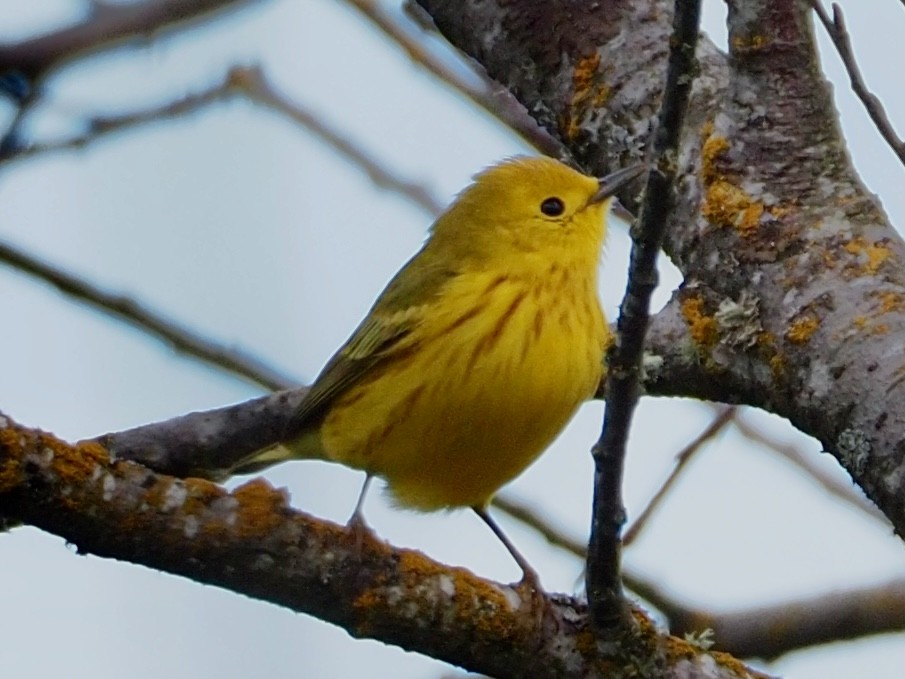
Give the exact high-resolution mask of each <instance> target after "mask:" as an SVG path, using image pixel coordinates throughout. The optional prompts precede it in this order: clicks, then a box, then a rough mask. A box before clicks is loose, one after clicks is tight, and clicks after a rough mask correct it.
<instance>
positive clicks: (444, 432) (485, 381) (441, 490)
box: [321, 264, 608, 510]
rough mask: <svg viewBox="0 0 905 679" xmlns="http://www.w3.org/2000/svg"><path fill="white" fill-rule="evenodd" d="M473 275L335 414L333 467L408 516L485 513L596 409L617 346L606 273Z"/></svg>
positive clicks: (330, 418) (325, 439) (563, 270)
mask: <svg viewBox="0 0 905 679" xmlns="http://www.w3.org/2000/svg"><path fill="white" fill-rule="evenodd" d="M541 274H542V275H536V274H535V275H529V274H526V275H516V274H512V273H509V274H503V273H494V272H489V271H488V272H473V273H468V274H461V275H459V276H457V277H456V278H454V279H452V280H451V281H450V282H449V283H448V284H447V286H446V287H445V288H444V289H443V290H442V291H441V293H440V295H439V297H438V298H437V299H435V300H433V301H432V302H431V304H430V305H429V306H426V307H425V317H424V319H423V321H422V322H421V323H419V324H418V326H417V327H416V328H415V329H414V330H413V331H412V334H411V336H410V338H409V341H408V342H407V344H409V345H410V346H411V350H410V351H404V352H401V353H400V354H399V355H397V356H394V357H393V358H392V359H389V360H387V361H386V362H385V364H384V365H381V366H380V369H379V370H375V371H374V374H373V375H369V376H368V378H367V379H365V380H363V381H362V382H360V383H359V384H357V385H356V386H355V387H353V388H351V389H350V390H349V391H348V392H347V393H346V394H344V395H343V396H341V397H340V398H339V399H338V401H337V402H336V403H335V404H334V406H333V407H332V408H331V410H330V412H329V414H328V415H327V417H326V419H325V421H324V423H323V425H322V428H321V437H322V438H321V441H322V444H323V447H324V450H325V452H326V455H327V457H329V458H330V459H333V460H336V461H338V462H342V463H344V464H347V465H350V466H353V467H357V468H360V469H363V470H365V471H368V472H370V473H373V474H376V475H377V476H381V477H383V478H384V479H386V481H387V483H388V486H389V489H390V491H391V493H392V494H393V496H394V497H395V499H396V500H397V501H398V502H399V504H401V505H402V506H406V507H411V508H414V509H421V510H433V509H440V508H443V507H459V506H483V505H485V504H486V503H487V502H489V500H490V498H491V497H492V496H493V494H494V493H495V492H496V491H497V490H498V489H499V488H500V487H501V486H502V485H504V484H505V483H506V482H508V481H510V480H511V479H513V478H514V477H515V476H517V475H518V474H519V473H521V472H522V471H523V470H524V469H525V468H526V467H527V466H528V465H529V464H530V463H531V462H532V461H533V460H534V459H535V458H536V457H537V456H538V455H539V454H540V453H541V452H542V451H543V450H544V448H546V447H547V446H548V445H549V444H550V442H551V441H552V440H553V439H554V438H555V437H556V435H557V434H558V433H559V432H560V431H561V430H562V428H563V427H564V426H565V425H566V424H567V423H568V421H569V420H570V419H571V417H572V416H573V414H574V413H575V411H576V410H577V408H578V406H579V405H580V404H581V403H582V402H583V401H585V400H586V399H588V398H589V397H590V396H591V394H593V392H594V390H595V389H596V387H597V384H598V382H599V380H600V377H601V370H602V367H601V366H602V358H603V351H604V349H605V344H606V341H607V339H608V330H607V328H606V325H605V322H604V318H603V314H602V312H601V310H600V306H599V303H598V300H597V292H596V276H595V272H594V268H593V267H590V266H585V267H583V268H568V267H565V266H563V265H555V264H554V265H550V266H549V268H548V269H545V270H544V271H542V272H541Z"/></svg>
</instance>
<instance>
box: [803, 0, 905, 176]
mask: <svg viewBox="0 0 905 679" xmlns="http://www.w3.org/2000/svg"><path fill="white" fill-rule="evenodd" d="M811 7H813V8H814V12H816V13H817V17H818V18H819V19H820V23H822V24H823V27H824V28H825V29H826V32H827V33H828V34H829V36H830V40H832V41H833V45H835V46H836V51H837V52H838V53H839V57H840V58H841V59H842V64H843V66H845V71H846V73H848V77H849V80H851V86H852V91H853V92H854V93H855V95H857V97H858V99H860V100H861V102H862V103H863V104H864V108H865V109H867V114H868V115H869V116H870V119H871V120H872V121H873V123H874V125H875V126H876V128H877V131H878V132H879V133H880V136H881V137H883V139H884V140H885V141H886V143H887V144H889V147H890V148H891V149H892V150H893V153H895V154H896V155H897V156H898V157H899V160H900V161H901V162H902V163H903V164H905V141H902V139H901V138H899V136H898V135H897V134H896V131H895V129H894V128H893V126H892V122H891V121H890V120H889V116H887V115H886V109H885V108H884V106H883V102H881V101H880V98H879V97H878V96H877V95H876V94H874V93H873V92H871V91H870V89H869V88H868V87H867V83H865V82H864V76H862V75H861V69H860V68H858V60H857V58H856V57H855V50H854V48H853V47H852V39H851V36H850V35H849V33H848V29H847V28H846V26H845V16H844V15H843V14H842V8H841V7H839V5H838V4H836V3H835V2H834V3H833V18H832V19H830V17H829V15H827V13H826V10H825V9H823V4H822V3H821V2H820V0H811Z"/></svg>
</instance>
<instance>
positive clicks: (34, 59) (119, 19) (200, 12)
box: [0, 0, 251, 83]
mask: <svg viewBox="0 0 905 679" xmlns="http://www.w3.org/2000/svg"><path fill="white" fill-rule="evenodd" d="M249 4H251V2H250V0H145V1H144V2H131V3H112V2H105V3H100V2H96V3H94V5H93V7H92V10H93V11H91V12H90V13H87V14H86V15H85V18H84V19H83V20H81V21H79V22H78V23H75V24H72V25H70V26H66V27H65V28H61V29H59V30H56V31H53V32H51V33H46V34H44V35H40V36H38V37H36V38H31V39H30V40H25V41H23V42H18V43H13V44H0V70H2V71H18V72H19V73H21V74H22V75H23V76H24V77H26V78H27V79H28V80H29V81H30V82H32V83H34V82H35V81H37V80H40V79H41V78H42V77H44V76H45V75H47V74H48V73H49V72H51V71H53V70H54V69H57V68H60V67H61V66H63V65H65V64H67V63H68V62H70V61H72V60H73V59H76V58H79V57H82V56H85V55H86V54H88V53H92V52H99V51H101V50H103V49H110V48H111V47H114V46H119V45H122V44H124V43H126V42H130V41H134V40H146V39H147V38H148V37H149V36H152V35H153V36H160V35H162V34H165V33H167V32H170V31H174V30H178V29H185V28H189V27H191V26H193V25H195V24H196V23H197V22H198V21H200V20H201V19H202V18H207V17H210V16H211V15H212V14H216V13H225V12H226V11H230V10H235V9H238V8H239V7H241V6H242V5H249Z"/></svg>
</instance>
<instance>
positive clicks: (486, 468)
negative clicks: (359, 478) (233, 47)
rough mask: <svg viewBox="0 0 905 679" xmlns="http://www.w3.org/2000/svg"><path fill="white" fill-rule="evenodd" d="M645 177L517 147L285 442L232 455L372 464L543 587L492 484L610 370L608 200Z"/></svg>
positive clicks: (419, 260) (391, 286) (422, 257)
mask: <svg viewBox="0 0 905 679" xmlns="http://www.w3.org/2000/svg"><path fill="white" fill-rule="evenodd" d="M644 172H645V167H644V166H643V165H642V164H634V165H631V166H629V167H626V168H624V169H622V170H618V171H616V172H613V173H611V174H609V175H607V176H605V177H603V178H602V179H596V178H593V177H590V176H587V175H585V174H582V173H581V172H579V171H577V170H575V169H572V168H571V167H569V166H567V165H565V164H563V163H561V162H559V161H557V160H554V159H552V158H548V157H524V156H517V157H513V158H509V159H506V160H504V161H502V162H500V163H498V164H496V165H494V166H491V167H489V168H487V169H485V170H484V171H482V172H480V173H479V174H477V175H475V177H474V178H473V183H471V184H470V185H469V186H468V187H466V188H465V189H464V190H463V191H461V192H460V193H459V194H458V196H457V197H456V198H455V199H454V200H453V202H452V203H451V205H450V206H449V207H448V209H447V210H446V211H445V212H444V213H443V214H442V215H440V217H439V218H438V219H437V220H436V221H435V222H434V224H433V225H432V226H431V228H430V231H429V235H428V237H427V239H426V241H425V242H424V244H423V246H422V247H421V249H420V250H419V251H418V252H417V253H416V254H415V255H414V256H413V257H412V258H411V259H409V261H408V262H407V263H406V264H405V265H404V266H403V267H402V269H400V271H399V272H398V273H397V274H396V275H395V276H394V277H393V278H392V280H391V281H390V282H389V283H388V284H387V286H386V288H385V289H384V290H383V292H382V293H381V294H380V295H379V297H378V298H377V300H376V302H375V303H374V305H373V307H372V308H371V309H370V311H369V312H368V313H367V315H366V316H365V318H364V320H363V321H362V322H361V323H360V325H359V326H358V327H357V328H356V329H355V330H354V332H353V333H352V335H351V336H350V337H349V339H348V340H347V341H346V343H345V344H344V345H343V346H342V347H341V348H340V349H339V350H338V351H337V352H336V353H335V354H334V355H333V357H332V358H331V359H330V360H329V361H328V362H327V364H326V365H325V367H324V368H323V370H322V371H321V373H320V374H319V375H318V377H317V378H316V379H315V381H314V383H313V385H312V386H311V387H310V390H309V391H308V392H307V394H306V396H305V397H304V399H303V401H302V402H301V404H300V405H299V407H298V409H297V410H296V411H295V412H294V414H293V415H292V417H291V420H290V423H289V425H288V426H287V428H286V432H285V434H284V436H283V440H282V441H281V442H280V444H279V445H277V446H274V447H272V448H269V449H267V450H265V451H263V452H258V453H256V454H254V455H253V456H252V457H250V458H247V459H245V460H243V461H241V462H240V463H239V464H237V465H236V466H235V467H234V468H233V469H232V473H234V474H243V473H251V472H254V471H258V470H260V469H262V468H264V467H267V466H270V465H272V464H275V463H278V462H283V461H286V460H291V459H320V460H328V461H333V462H339V463H341V464H344V465H346V466H348V467H352V468H355V469H358V470H362V471H364V472H365V481H364V484H363V486H362V490H361V493H360V494H359V498H358V502H357V503H356V506H355V510H354V512H353V514H352V517H351V519H350V520H349V525H350V526H352V527H353V528H361V527H365V528H366V524H365V523H364V519H363V513H362V511H363V510H362V507H363V502H364V498H365V495H366V492H367V489H368V487H369V484H370V482H371V480H372V478H373V477H375V476H376V477H380V478H382V479H383V480H384V481H385V482H386V484H387V489H388V491H389V494H390V496H391V499H392V501H393V502H394V503H395V504H396V505H398V506H400V507H402V508H407V509H414V510H417V511H424V512H429V511H436V510H443V509H455V508H464V507H470V508H471V509H473V510H474V512H475V513H476V514H477V515H478V516H479V517H480V518H481V519H482V520H483V521H484V523H486V524H487V526H488V527H489V528H490V529H491V530H492V531H493V533H494V534H495V535H496V536H497V537H498V538H499V539H500V540H501V542H502V543H503V545H504V546H505V547H506V549H507V550H508V551H509V553H510V554H511V555H512V557H513V558H514V560H515V561H516V563H517V564H518V565H519V567H520V568H521V570H522V580H521V581H520V584H526V585H527V586H529V587H531V588H532V589H533V590H534V591H541V589H540V579H539V576H538V575H537V573H536V571H534V569H533V568H532V567H531V565H530V564H529V563H528V561H527V560H526V559H525V558H524V557H523V556H522V555H521V553H520V552H519V551H518V550H517V549H516V547H515V546H514V545H513V543H512V542H511V541H510V540H509V539H508V538H507V536H506V535H505V533H504V532H503V531H502V530H501V528H500V527H499V526H498V525H497V523H496V522H495V520H494V519H493V518H492V517H491V515H490V514H489V512H488V506H489V504H490V502H491V500H492V498H493V496H494V495H495V493H496V492H497V491H498V490H499V489H500V488H501V487H502V486H504V485H505V484H506V483H508V482H509V481H511V480H512V479H514V478H515V477H516V476H518V475H519V474H520V473H521V472H522V471H524V470H525V469H526V468H527V467H528V466H529V465H530V464H531V463H532V462H533V461H534V460H535V459H536V458H537V457H538V456H539V455H540V454H541V453H542V452H543V451H544V449H545V448H546V447H547V446H548V445H549V444H550V443H551V442H552V441H553V439H554V438H555V437H556V436H557V435H558V434H559V432H560V431H561V430H562V429H563V428H564V427H565V426H566V425H567V423H568V422H569V421H570V419H571V418H572V416H573V415H574V414H575V412H576V411H577V409H578V407H579V406H580V405H581V404H582V403H583V402H584V401H586V400H588V399H589V398H591V396H592V395H593V394H594V393H595V391H596V390H597V387H598V384H599V383H600V380H601V379H602V377H603V376H604V362H603V359H604V354H605V351H606V348H607V346H608V345H609V343H610V342H611V339H612V334H611V332H610V330H609V328H608V326H607V323H606V320H605V317H604V314H603V311H602V309H601V306H600V302H599V298H598V269H599V263H600V257H601V253H602V247H603V244H604V239H605V236H606V214H607V210H608V207H609V204H610V201H611V199H612V197H613V196H614V195H615V194H616V192H617V191H619V190H620V189H622V188H623V187H625V186H626V185H627V184H629V183H630V182H632V181H633V180H635V179H637V178H638V177H640V176H641V175H642V174H643V173H644Z"/></svg>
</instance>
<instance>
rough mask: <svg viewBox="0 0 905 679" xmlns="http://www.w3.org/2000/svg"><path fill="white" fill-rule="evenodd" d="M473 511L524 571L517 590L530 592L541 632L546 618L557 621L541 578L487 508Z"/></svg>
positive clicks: (536, 624)
mask: <svg viewBox="0 0 905 679" xmlns="http://www.w3.org/2000/svg"><path fill="white" fill-rule="evenodd" d="M472 509H473V510H474V513H475V514H477V515H478V516H480V517H481V520H482V521H483V522H484V523H486V524H487V527H488V528H490V530H492V531H493V534H494V535H496V536H497V538H499V540H500V542H502V543H503V545H505V547H506V549H507V550H508V551H509V553H510V554H511V555H512V558H513V559H515V562H516V563H517V564H518V565H519V568H521V569H522V579H521V580H520V581H519V583H518V585H517V589H519V590H522V591H524V590H528V595H529V597H530V598H531V608H532V611H533V612H534V615H535V627H536V628H537V629H538V631H540V629H541V627H543V622H544V619H545V618H546V617H548V616H549V617H550V618H552V619H553V620H554V621H555V620H556V616H555V615H554V612H553V609H552V608H551V606H550V601H549V600H548V599H547V597H546V595H545V594H544V590H543V588H542V587H541V584H540V576H539V575H538V574H537V571H536V570H534V569H533V568H532V567H531V564H529V563H528V561H527V560H526V559H525V557H523V556H522V553H521V552H519V551H518V550H517V549H516V548H515V545H513V544H512V542H511V541H510V540H509V538H508V537H506V534H505V533H504V532H503V529H502V528H500V527H499V525H498V524H497V522H496V521H494V520H493V518H492V517H491V516H490V514H489V513H488V512H487V508H486V507H472Z"/></svg>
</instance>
